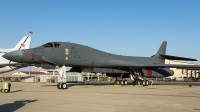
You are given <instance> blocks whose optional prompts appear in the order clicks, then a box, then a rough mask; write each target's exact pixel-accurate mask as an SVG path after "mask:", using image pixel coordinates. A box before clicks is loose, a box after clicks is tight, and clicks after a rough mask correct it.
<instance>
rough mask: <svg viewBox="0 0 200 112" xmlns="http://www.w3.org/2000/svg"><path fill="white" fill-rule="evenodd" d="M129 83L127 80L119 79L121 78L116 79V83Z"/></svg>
mask: <svg viewBox="0 0 200 112" xmlns="http://www.w3.org/2000/svg"><path fill="white" fill-rule="evenodd" d="M127 84H128V81H127V80H119V79H116V80H115V85H127Z"/></svg>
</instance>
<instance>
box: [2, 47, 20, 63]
mask: <svg viewBox="0 0 200 112" xmlns="http://www.w3.org/2000/svg"><path fill="white" fill-rule="evenodd" d="M3 57H4V58H6V59H8V60H11V61H14V62H21V61H22V58H23V52H22V51H21V50H17V51H12V52H9V53H6V54H4V55H3Z"/></svg>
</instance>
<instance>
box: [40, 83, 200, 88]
mask: <svg viewBox="0 0 200 112" xmlns="http://www.w3.org/2000/svg"><path fill="white" fill-rule="evenodd" d="M67 85H68V87H72V86H85V85H93V86H107V85H114V83H113V82H85V83H67ZM128 85H131V86H134V85H135V84H134V83H128ZM153 85H155V86H156V85H160V86H162V85H163V86H164V85H177V86H189V87H192V86H200V82H154V83H153ZM41 86H43V87H45V86H57V84H55V83H54V84H51V85H41Z"/></svg>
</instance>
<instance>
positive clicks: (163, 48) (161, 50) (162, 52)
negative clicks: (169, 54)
mask: <svg viewBox="0 0 200 112" xmlns="http://www.w3.org/2000/svg"><path fill="white" fill-rule="evenodd" d="M166 47H167V41H163V43H162V44H161V46H160V48H159V49H158V51H157V53H156V54H155V55H153V56H152V57H155V58H157V59H158V60H159V61H160V62H161V63H165V58H163V57H162V56H160V55H165V54H166Z"/></svg>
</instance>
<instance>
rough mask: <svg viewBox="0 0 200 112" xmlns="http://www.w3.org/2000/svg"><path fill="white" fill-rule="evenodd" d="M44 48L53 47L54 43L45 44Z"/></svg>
mask: <svg viewBox="0 0 200 112" xmlns="http://www.w3.org/2000/svg"><path fill="white" fill-rule="evenodd" d="M42 47H53V43H47V44H44V45H43V46H42Z"/></svg>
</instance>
